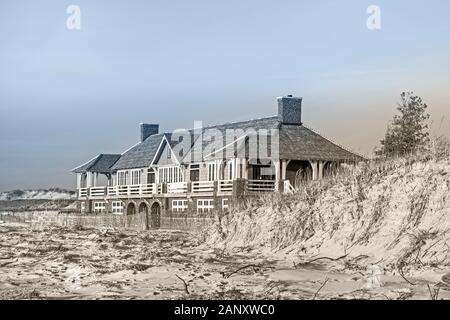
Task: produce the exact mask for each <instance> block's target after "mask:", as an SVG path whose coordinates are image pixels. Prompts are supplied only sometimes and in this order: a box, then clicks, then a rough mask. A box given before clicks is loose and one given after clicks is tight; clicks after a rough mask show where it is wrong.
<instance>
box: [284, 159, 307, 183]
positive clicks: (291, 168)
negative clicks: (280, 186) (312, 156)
mask: <svg viewBox="0 0 450 320" xmlns="http://www.w3.org/2000/svg"><path fill="white" fill-rule="evenodd" d="M312 176H313V170H312V167H311V164H310V163H309V161H303V160H291V161H290V162H289V163H288V165H287V167H286V179H287V180H289V182H290V183H291V185H292V186H293V187H294V188H298V187H300V185H301V184H302V183H304V182H306V181H309V180H311V179H312Z"/></svg>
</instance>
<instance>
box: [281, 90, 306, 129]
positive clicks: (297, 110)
mask: <svg viewBox="0 0 450 320" xmlns="http://www.w3.org/2000/svg"><path fill="white" fill-rule="evenodd" d="M277 101H278V120H279V121H280V122H281V123H282V124H292V125H301V124H302V98H298V97H293V96H292V95H288V96H284V97H278V98H277Z"/></svg>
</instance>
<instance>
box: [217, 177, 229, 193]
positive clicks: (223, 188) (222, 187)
mask: <svg viewBox="0 0 450 320" xmlns="http://www.w3.org/2000/svg"><path fill="white" fill-rule="evenodd" d="M217 189H218V190H217V191H218V192H233V180H219V182H218V184H217Z"/></svg>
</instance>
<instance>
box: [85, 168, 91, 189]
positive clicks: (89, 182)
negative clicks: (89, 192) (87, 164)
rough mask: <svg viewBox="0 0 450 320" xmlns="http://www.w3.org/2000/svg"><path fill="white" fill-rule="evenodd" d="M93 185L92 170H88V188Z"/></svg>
mask: <svg viewBox="0 0 450 320" xmlns="http://www.w3.org/2000/svg"><path fill="white" fill-rule="evenodd" d="M90 187H92V172H89V171H88V172H86V188H90Z"/></svg>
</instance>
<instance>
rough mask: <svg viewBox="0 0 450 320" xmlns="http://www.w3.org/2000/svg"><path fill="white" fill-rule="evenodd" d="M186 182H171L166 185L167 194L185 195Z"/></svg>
mask: <svg viewBox="0 0 450 320" xmlns="http://www.w3.org/2000/svg"><path fill="white" fill-rule="evenodd" d="M187 190H188V185H187V182H172V183H168V184H167V193H187Z"/></svg>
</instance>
